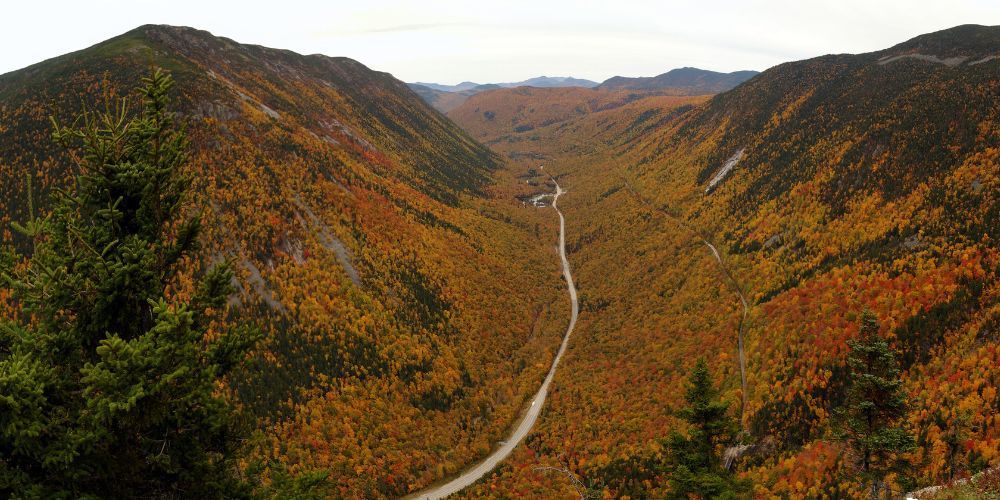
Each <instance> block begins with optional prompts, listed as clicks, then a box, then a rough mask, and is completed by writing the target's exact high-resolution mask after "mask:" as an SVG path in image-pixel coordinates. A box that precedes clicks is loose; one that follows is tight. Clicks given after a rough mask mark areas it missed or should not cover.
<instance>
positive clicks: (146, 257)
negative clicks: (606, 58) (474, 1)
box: [0, 25, 1000, 498]
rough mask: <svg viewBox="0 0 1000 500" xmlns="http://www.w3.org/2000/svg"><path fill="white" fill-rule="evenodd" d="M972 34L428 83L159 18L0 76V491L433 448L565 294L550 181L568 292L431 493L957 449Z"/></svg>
mask: <svg viewBox="0 0 1000 500" xmlns="http://www.w3.org/2000/svg"><path fill="white" fill-rule="evenodd" d="M998 53H1000V29H998V28H996V27H982V26H959V27H956V28H953V29H950V30H945V31H942V32H937V33H931V34H928V35H923V36H920V37H917V38H915V39H913V40H910V41H907V42H904V43H902V44H899V45H897V46H894V47H891V48H888V49H885V50H882V51H879V52H873V53H868V54H858V55H848V54H843V55H831V56H823V57H818V58H814V59H809V60H804V61H797V62H789V63H785V64H781V65H779V66H776V67H774V68H771V69H769V70H767V71H765V72H763V73H761V74H759V75H757V76H755V77H753V78H752V79H750V80H747V81H745V82H743V83H741V84H739V85H738V86H737V87H735V88H734V89H732V90H729V91H727V92H724V93H721V94H718V95H714V96H711V95H663V94H664V93H663V92H659V93H658V92H647V91H642V90H633V89H583V88H572V87H565V88H526V87H522V88H511V89H496V90H490V91H486V92H481V93H477V94H475V95H472V96H470V97H469V98H468V99H467V100H466V101H465V102H464V103H462V104H461V105H460V106H458V107H456V108H454V109H452V110H450V111H449V112H448V115H447V116H445V115H443V114H441V113H439V112H438V111H436V110H434V109H433V108H432V107H430V106H429V105H428V104H427V103H425V102H424V101H423V100H422V99H421V97H420V96H418V95H417V94H416V93H414V92H413V91H412V90H411V89H410V88H409V87H408V86H407V85H406V84H404V83H402V82H400V81H398V80H396V79H395V78H394V77H392V76H391V75H389V74H387V73H380V72H376V71H372V70H370V69H368V68H367V67H365V66H364V65H362V64H360V63H358V62H356V61H353V60H351V59H346V58H331V57H326V56H320V55H310V56H302V55H299V54H296V53H293V52H290V51H285V50H278V49H270V48H265V47H260V46H254V45H244V44H240V43H237V42H234V41H232V40H229V39H226V38H220V37H215V36H212V35H211V34H209V33H207V32H204V31H199V30H195V29H191V28H179V27H170V26H154V25H147V26H142V27H140V28H137V29H135V30H133V31H130V32H128V33H125V34H123V35H121V36H119V37H116V38H113V39H110V40H108V41H106V42H103V43H100V44H98V45H95V46H93V47H90V48H87V49H84V50H81V51H79V52H74V53H71V54H67V55H64V56H61V57H58V58H55V59H51V60H48V61H44V62H41V63H39V64H36V65H34V66H30V67H27V68H25V69H22V70H18V71H15V72H12V73H8V74H5V75H0V277H2V281H0V391H2V392H0V409H2V411H3V414H2V415H0V481H2V482H0V492H3V493H10V494H12V495H20V496H53V495H56V496H58V495H65V496H79V495H87V494H92V495H98V496H140V495H145V494H149V493H150V492H156V494H159V495H161V496H168V497H169V496H184V495H197V496H205V497H211V496H237V495H239V496H244V495H245V496H252V495H257V496H271V497H283V496H296V495H306V494H312V495H316V496H320V497H333V498H387V497H388V498H391V497H400V496H404V495H406V494H409V493H413V492H417V491H420V490H421V489H422V488H424V487H427V486H428V485H431V484H433V483H436V482H439V481H441V480H443V479H446V478H448V477H450V476H453V475H455V474H456V473H457V472H459V471H461V470H463V469H464V468H465V467H467V466H468V465H469V464H472V463H475V462H476V461H477V460H478V459H480V458H482V457H483V456H485V455H486V454H488V453H489V452H490V450H491V449H493V448H495V447H496V445H497V443H498V442H499V441H501V440H504V439H506V438H507V431H508V429H509V427H510V426H511V423H512V422H514V421H515V420H516V419H517V418H518V416H519V415H520V413H521V412H522V410H523V407H524V406H525V402H526V401H527V400H528V398H530V397H531V396H532V395H533V394H534V392H535V391H536V390H537V389H538V386H539V383H540V382H541V381H542V379H543V378H544V377H545V375H546V373H547V372H548V370H549V367H550V365H551V363H552V359H553V357H554V355H555V353H556V350H557V349H558V347H559V343H560V340H561V338H562V335H563V333H564V332H565V331H566V325H567V323H568V321H569V318H570V308H569V306H568V303H567V299H566V283H565V282H564V281H563V278H561V276H562V274H561V272H560V271H561V270H560V267H559V264H560V263H559V257H558V253H557V252H556V251H555V245H556V241H557V238H558V234H559V232H558V228H559V219H558V218H557V217H556V214H555V213H554V211H552V210H551V209H546V206H545V203H544V198H539V196H540V195H545V194H548V193H551V192H552V191H553V190H554V184H553V183H552V182H551V181H552V180H553V179H555V180H558V182H559V186H560V187H561V188H563V189H565V190H566V192H565V193H564V194H562V195H561V196H560V198H559V207H560V210H561V211H562V213H563V214H565V216H566V250H567V252H568V259H569V261H570V263H571V265H572V268H573V277H574V278H575V280H576V288H577V290H578V292H579V310H580V314H579V322H578V323H577V325H576V328H575V330H574V333H573V337H572V340H571V342H570V343H569V349H568V351H567V352H566V354H565V356H564V358H563V360H562V362H561V364H560V367H559V370H558V372H556V374H555V379H554V382H553V384H552V388H551V391H550V393H549V395H548V399H547V400H546V402H545V406H544V409H543V410H542V415H541V417H540V419H539V421H538V424H537V425H536V426H535V427H534V429H533V430H532V431H531V433H530V434H528V436H527V438H526V439H525V440H524V442H523V443H522V444H521V445H520V446H518V447H517V448H516V450H515V451H514V453H513V455H511V457H510V458H509V459H508V460H506V461H505V462H503V464H502V465H500V466H499V467H498V468H497V469H496V470H494V471H492V472H491V473H490V474H488V475H487V476H485V477H484V478H483V480H481V481H480V482H479V483H477V484H476V485H474V486H472V487H470V488H469V489H467V490H465V491H462V492H461V493H460V494H459V496H461V497H468V498H483V497H487V498H489V497H495V498H518V497H550V498H563V497H565V498H578V497H581V496H583V497H597V498H600V497H610V498H619V497H623V498H663V497H676V498H687V497H688V495H693V496H696V497H736V498H739V497H747V496H755V497H770V496H777V497H855V496H864V495H867V494H869V492H872V493H874V494H875V495H879V494H883V493H884V494H898V493H901V492H905V491H911V490H915V489H918V488H922V487H926V486H929V485H935V484H943V483H947V482H949V481H951V480H953V479H957V478H966V477H970V476H974V477H976V478H978V479H976V480H974V481H970V482H969V483H967V486H964V487H965V488H978V487H980V486H977V485H982V484H991V483H990V482H991V481H995V477H996V474H995V470H996V468H997V467H998V466H1000V417H998V415H1000V394H998V385H1000V371H997V370H996V367H997V366H1000V347H998V341H1000V337H998V329H1000V301H998V297H1000V285H998V281H997V273H998V271H1000V268H998V264H1000V253H998V248H997V245H996V241H995V239H996V237H997V236H996V234H995V233H996V229H997V227H1000V208H998V200H997V193H998V192H1000V189H998V188H1000V169H998V164H1000V125H998V123H1000V116H998V113H1000V111H998V109H1000V108H998V107H997V105H996V103H997V102H998V101H1000V79H998V78H997V75H998V74H1000V59H998V58H997V57H996V55H997V54H998ZM144 79H145V80H144ZM97 117H105V118H101V119H97ZM101 120H104V121H101ZM539 199H542V200H543V201H542V202H541V203H537V201H538V200H539ZM150 200H153V201H150ZM567 276H568V274H567ZM54 291H56V292H58V293H56V294H55V295H53V292H54ZM116 311H117V312H118V313H116ZM90 314H92V315H93V316H88V315H90ZM126 316H128V317H126ZM132 319H135V321H132ZM98 320H99V321H98ZM175 365H176V366H182V367H185V368H184V369H183V370H177V369H176V368H175ZM189 368H190V371H189V370H188V369H189ZM191 373H194V374H195V375H190V374H191ZM174 381H178V382H176V383H174ZM185 405H187V406H185ZM205 408H209V410H205ZM168 409H179V410H176V411H168ZM32 412H34V413H32ZM129 412H131V413H129ZM121 415H126V416H128V418H122V417H121ZM873 415H874V416H873ZM876 417H877V418H876ZM119 422H126V423H127V425H125V424H122V425H119V424H118V423H119ZM178 428H180V429H183V430H184V432H178V433H177V434H176V435H177V436H179V437H178V438H177V440H175V439H174V438H172V437H171V438H168V437H160V436H159V434H163V436H169V435H171V434H170V433H171V432H174V431H176V430H177V429H178ZM192 428H196V429H198V430H199V431H204V432H203V433H202V432H192V431H191V429H192ZM154 434H155V435H154ZM52 436H59V438H58V439H56V438H53V437H52ZM150 436H152V437H150ZM181 438H182V439H181ZM176 442H181V443H183V445H177V446H178V448H176V449H178V450H182V451H180V452H177V453H176V454H174V450H175V448H173V446H174V445H171V447H168V446H167V444H168V443H176ZM53 444H57V445H58V446H53ZM157 446H159V448H157ZM126 448H127V449H129V450H131V454H114V453H110V450H115V449H126ZM185 449H186V450H188V451H189V453H186V454H185V453H184V452H183V450H185ZM176 457H183V459H182V458H176ZM171 460H181V462H176V463H175V462H171ZM184 460H187V461H186V462H185V461H184ZM81 464H82V465H81ZM88 467H89V469H88ZM53 471H54V472H53ZM192 471H196V472H197V474H196V473H195V472H192ZM115 473H120V477H121V480H120V481H118V482H116V483H109V482H108V481H101V480H100V479H90V480H86V481H85V480H82V479H81V478H83V477H84V475H88V476H90V475H93V476H94V477H98V478H100V477H110V476H112V475H113V474H115ZM99 474H104V475H105V476H100V475H99ZM977 474H978V475H977ZM137 477H141V478H143V481H132V479H134V478H137ZM195 477H196V478H209V479H208V480H205V481H201V482H198V484H197V486H198V488H201V489H194V488H192V489H185V488H184V487H179V486H178V485H183V484H184V483H185V482H189V483H191V482H192V478H195ZM970 491H974V490H970Z"/></svg>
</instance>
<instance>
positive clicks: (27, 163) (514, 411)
mask: <svg viewBox="0 0 1000 500" xmlns="http://www.w3.org/2000/svg"><path fill="white" fill-rule="evenodd" d="M151 65H157V66H160V67H163V68H166V69H167V70H169V71H170V72H171V73H172V74H173V76H174V78H175V80H176V82H177V85H176V87H175V89H174V92H173V95H172V96H171V97H172V105H173V108H174V109H175V110H176V111H177V113H178V117H179V119H180V120H181V121H182V122H183V123H185V124H186V126H187V132H188V136H189V139H190V141H191V151H190V155H191V156H190V162H189V164H188V167H187V168H188V169H189V171H188V172H187V173H188V174H190V176H191V186H190V191H189V199H188V201H187V203H188V206H187V208H186V210H189V211H190V212H192V213H201V214H202V224H203V226H204V232H203V237H202V241H201V242H200V243H201V254H200V255H199V258H198V259H194V260H192V261H191V262H189V263H188V264H186V266H188V267H187V269H186V270H185V273H186V275H188V276H190V275H191V274H194V273H196V272H198V270H199V268H200V267H202V265H201V264H207V263H212V262H219V261H221V260H223V259H228V260H230V261H231V262H232V263H233V267H234V269H235V271H236V272H237V274H238V277H237V279H236V283H235V284H236V285H237V288H238V289H239V292H238V293H237V294H236V295H234V296H233V297H231V298H230V301H229V303H230V304H229V311H228V316H229V317H230V318H232V320H233V321H239V322H244V321H245V322H250V323H254V324H257V325H260V327H261V328H262V329H263V331H264V332H265V340H264V342H263V345H262V346H261V347H260V348H259V350H258V351H257V352H255V353H254V354H253V355H252V357H251V358H250V359H249V360H248V361H247V363H246V365H245V366H244V367H243V368H242V369H241V370H240V372H239V373H238V374H237V375H236V376H233V377H231V378H230V379H229V380H226V381H224V385H222V386H220V390H221V391H226V392H227V393H230V394H231V396H232V397H233V398H235V399H236V400H237V401H238V403H239V404H240V405H241V406H242V407H243V408H245V409H246V410H247V411H248V412H249V413H250V415H251V416H253V417H255V419H256V422H257V425H258V428H259V430H260V435H259V439H258V440H256V441H255V442H254V445H253V446H254V450H253V454H252V456H251V457H249V459H250V460H258V459H260V460H265V461H272V460H273V461H275V462H274V463H278V464H281V467H282V468H283V469H285V470H289V471H292V472H293V473H295V474H298V473H303V472H307V471H309V470H320V471H325V472H327V473H329V475H330V478H331V481H330V485H329V487H330V491H328V492H326V495H327V496H330V497H358V498H378V497H387V496H401V495H403V494H406V493H407V492H409V491H412V490H414V489H416V488H419V487H421V486H424V485H426V484H429V483H431V482H434V481H436V480H439V479H441V478H443V477H444V476H446V475H448V474H451V473H453V472H454V471H456V470H458V469H459V468H461V467H463V466H464V465H466V464H467V463H470V462H473V461H475V460H476V459H477V458H479V457H481V456H483V455H484V454H485V453H486V452H488V450H489V449H490V447H491V446H492V444H493V442H494V441H495V440H496V437H497V436H499V435H500V434H501V433H502V432H503V431H504V430H505V429H506V428H507V427H508V426H509V425H510V423H511V422H512V421H513V420H514V419H515V418H516V416H517V415H518V414H519V412H520V411H521V404H522V402H523V401H524V400H525V399H526V398H527V397H528V395H529V394H531V393H533V391H534V390H536V384H537V381H538V380H540V379H541V378H543V377H544V374H545V372H546V370H547V366H548V364H549V363H550V362H551V353H552V352H554V350H555V348H556V347H557V346H558V345H559V341H560V340H561V335H562V332H563V331H564V328H565V324H566V321H568V315H569V311H568V308H566V307H563V304H564V301H565V295H564V294H565V291H564V287H562V286H560V285H559V280H560V269H559V265H558V261H557V259H556V258H555V257H554V256H553V254H552V252H551V248H552V245H553V244H554V241H555V235H556V234H557V228H558V226H557V221H556V220H554V219H553V218H552V217H551V216H550V214H549V213H548V212H545V211H538V210H534V209H528V208H524V207H523V206H522V203H521V202H520V201H518V200H517V199H515V198H513V197H508V196H506V194H507V193H509V192H511V191H512V190H503V191H501V190H496V189H494V187H493V186H495V185H497V184H503V185H510V186H515V185H517V186H518V189H520V190H522V191H525V192H526V193H530V192H532V190H536V189H539V188H538V187H537V186H532V185H529V184H526V183H524V182H522V181H518V180H516V179H514V178H513V175H512V174H511V173H510V172H508V171H507V170H506V169H505V166H504V163H503V162H502V161H501V160H500V159H499V158H498V157H497V156H496V155H495V154H493V153H492V152H490V151H489V150H487V149H486V148H484V147H483V146H482V145H480V144H478V143H477V142H475V141H474V140H472V139H471V138H470V137H469V136H468V134H466V133H465V132H463V131H462V130H460V129H459V128H458V127H457V126H455V124H454V123H452V122H451V121H449V120H447V119H446V118H444V117H443V116H442V115H441V114H440V113H438V112H436V111H434V110H433V109H432V108H431V107H430V106H428V105H427V104H426V103H425V102H424V101H423V100H421V99H420V98H419V97H418V96H417V95H416V94H414V93H413V92H412V91H411V90H410V89H409V88H408V87H407V86H406V84H404V83H403V82H400V81H398V80H396V79H395V78H393V77H392V76H391V75H389V74H387V73H381V72H377V71H372V70H370V69H368V68H367V67H365V66H364V65H362V64H361V63H359V62H357V61H354V60H351V59H347V58H338V57H326V56H322V55H308V56H304V55H299V54H296V53H294V52H290V51H287V50H278V49H271V48H266V47H260V46H256V45H245V44H240V43H237V42H235V41H233V40H229V39H226V38H221V37H216V36H213V35H211V34H210V33H208V32H205V31H199V30H196V29H192V28H184V27H172V26H155V25H147V26H142V27H139V28H137V29H135V30H132V31H130V32H128V33H125V34H123V35H121V36H118V37H115V38H113V39H110V40H108V41H105V42H103V43H100V44H97V45H95V46H93V47H90V48H87V49H84V50H81V51H78V52H74V53H71V54H67V55H64V56H61V57H57V58H55V59H50V60H48V61H44V62H41V63H38V64H35V65H33V66H30V67H28V68H24V69H22V70H18V71H14V72H11V73H7V74H5V75H0V228H2V229H0V235H2V245H3V246H8V245H13V246H16V247H17V248H19V249H20V250H21V251H22V252H29V251H30V249H31V247H32V245H31V242H30V241H26V240H25V239H24V238H23V237H21V236H17V235H15V233H13V232H12V231H11V229H10V228H11V222H24V221H26V220H27V219H28V218H29V217H30V207H31V206H32V203H31V202H32V200H33V201H34V207H35V208H36V210H40V211H41V213H43V214H44V213H45V211H46V207H47V206H48V203H47V199H48V197H49V195H50V194H51V193H52V192H53V190H55V189H58V188H60V187H63V186H66V185H67V184H68V183H70V182H72V181H73V179H74V175H75V174H76V173H78V172H77V171H76V167H75V166H74V164H73V162H72V158H71V157H69V156H68V155H67V154H65V153H64V152H62V150H61V149H59V148H55V147H54V146H53V145H52V141H51V132H52V129H51V125H50V124H49V120H48V117H49V116H55V117H56V118H58V119H59V120H61V121H62V122H71V121H72V120H73V118H74V117H75V116H76V115H77V114H78V113H79V111H80V110H81V106H97V107H98V109H103V106H104V105H105V104H108V103H111V104H113V103H114V102H115V99H116V98H117V97H121V96H128V95H130V93H131V91H132V89H134V88H135V87H137V86H138V85H139V84H140V79H141V78H142V77H143V76H145V75H147V74H148V71H149V68H150V66H151ZM133 97H134V96H133ZM29 190H30V192H29ZM497 193H502V194H503V195H502V196H501V195H498V194H497ZM190 283H191V280H189V279H182V280H179V282H178V283H177V284H176V286H175V287H172V288H171V290H170V291H169V292H168V295H169V296H172V297H173V296H176V297H182V298H183V297H185V296H189V295H190V293H191V290H189V288H190V286H191V285H190ZM5 286H6V282H4V284H0V319H9V318H10V317H11V316H12V315H13V314H14V313H13V311H14V307H13V306H14V305H13V304H11V303H10V300H11V299H10V297H11V295H10V293H9V291H8V290H6V289H4V288H3V287H5ZM0 355H2V353H0ZM262 474H264V475H265V476H266V475H267V471H264V472H263V473H262Z"/></svg>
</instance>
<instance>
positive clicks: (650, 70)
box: [0, 0, 1000, 84]
mask: <svg viewBox="0 0 1000 500" xmlns="http://www.w3.org/2000/svg"><path fill="white" fill-rule="evenodd" d="M2 12H3V21H0V26H2V29H0V46H2V47H3V49H2V51H0V73H6V72H8V71H12V70H15V69H18V68H22V67H24V66H28V65H30V64H33V63H36V62H39V61H41V60H44V59H47V58H50V57H54V56H57V55H60V54H64V53H66V52H71V51H74V50H79V49H82V48H84V47H88V46H90V45H93V44H95V43H98V42H100V41H102V40H105V39H107V38H110V37H113V36H115V35H118V34H121V33H123V32H125V31H128V30H130V29H132V28H135V27H136V26H139V25H142V24H147V23H156V24H173V25H186V26H193V27H196V28H200V29H205V30H208V31H211V32H212V33H214V34H216V35H220V36H225V37H229V38H232V39H234V40H236V41H238V42H243V43H254V44H259V45H266V46H270V47H278V48H285V49H291V50H294V51H296V52H301V53H305V54H312V53H322V54H326V55H331V56H347V57H351V58H353V59H357V60H358V61H361V62H362V63H364V64H365V65H367V66H369V67H371V68H373V69H377V70H381V71H388V72H390V73H392V74H393V75H395V76H396V77H398V78H400V79H402V80H405V81H410V82H412V81H424V82H438V83H449V84H451V83H457V82H460V81H462V80H472V81H476V82H479V83H487V82H506V81H519V80H523V79H526V78H529V77H534V76H539V75H548V76H575V77H579V78H588V79H591V80H595V81H602V80H604V79H607V78H609V77H611V76H615V75H623V76H652V75H656V74H659V73H663V72H664V71H667V70H669V69H671V68H677V67H682V66H695V67H699V68H704V69H711V70H715V71H735V70H741V69H755V70H764V69H766V68H768V67H770V66H774V65H775V64H778V63H781V62H784V61H790V60H796V59H804V58H808V57H813V56H818V55H822V54H829V53H840V52H852V53H857V52H869V51H873V50H878V49H881V48H885V47H889V46H891V45H893V44H896V43H899V42H902V41H904V40H907V39H909V38H912V37H913V36H916V35H919V34H922V33H927V32H931V31H936V30H940V29H945V28H949V27H952V26H956V25H959V24H969V23H975V24H989V25H996V24H1000V0H905V1H895V0H891V1H888V0H887V1H881V0H834V1H825V2H820V1H813V0H797V1H765V0H756V1H755V0H742V1H740V0H734V1H712V0H695V1H686V0H685V1H673V0H650V1H646V0H612V1H608V0H602V1H589V0H529V1H521V0H495V1H489V2H488V1H483V0H473V1H469V0H466V1H451V0H447V1H437V0H421V1H412V0H411V1H392V0H351V1H340V0H334V1H326V2H319V1H316V2H303V1H296V0H275V1H269V2H259V1H249V0H247V1H240V2H219V1H213V0H198V1H191V0H156V1H147V0H129V1H110V0H76V1H62V2H53V1H42V0H13V1H10V2H4V5H3V7H2Z"/></svg>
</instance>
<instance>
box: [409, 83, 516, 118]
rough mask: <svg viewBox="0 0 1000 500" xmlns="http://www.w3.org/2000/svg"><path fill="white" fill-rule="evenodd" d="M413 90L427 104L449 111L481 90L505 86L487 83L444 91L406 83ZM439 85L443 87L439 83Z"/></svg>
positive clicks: (445, 111) (443, 111) (441, 110)
mask: <svg viewBox="0 0 1000 500" xmlns="http://www.w3.org/2000/svg"><path fill="white" fill-rule="evenodd" d="M406 85H407V86H408V87H410V89H411V90H413V91H414V92H416V94H417V95H419V96H420V97H421V98H422V99H423V100H424V101H426V102H427V104H430V105H431V106H433V107H434V109H437V110H438V111H440V112H442V113H447V112H448V111H451V110H452V109H455V108H457V107H459V106H461V105H462V103H463V102H465V100H466V99H468V98H469V97H470V96H473V95H476V94H478V93H480V92H485V91H487V90H494V89H499V88H503V87H501V86H499V85H496V84H493V83H487V84H484V85H478V84H477V85H476V86H474V87H470V88H466V89H465V90H455V91H444V90H438V89H437V88H432V87H428V86H425V85H421V84H418V83H408V84H406ZM437 87H442V86H441V85H438V86H437Z"/></svg>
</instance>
